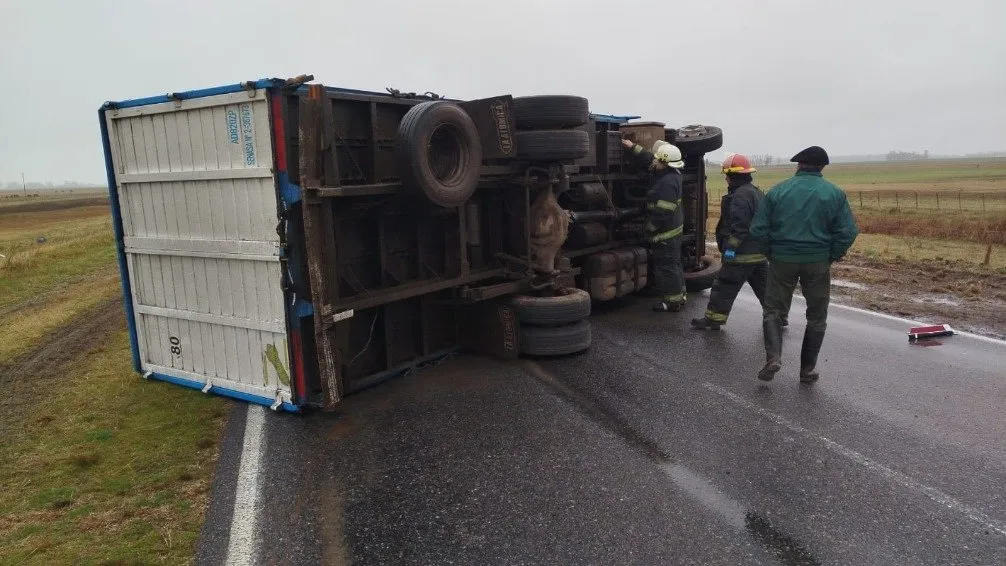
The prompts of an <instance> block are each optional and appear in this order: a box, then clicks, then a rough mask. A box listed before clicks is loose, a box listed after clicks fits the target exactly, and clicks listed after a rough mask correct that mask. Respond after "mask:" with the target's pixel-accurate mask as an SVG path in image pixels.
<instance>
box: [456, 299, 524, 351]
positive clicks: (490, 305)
mask: <svg viewBox="0 0 1006 566" xmlns="http://www.w3.org/2000/svg"><path fill="white" fill-rule="evenodd" d="M458 334H459V339H458V343H459V345H460V346H461V348H462V349H463V350H469V351H475V352H479V353H482V354H488V355H491V356H497V357H500V358H516V357H517V356H518V355H519V354H520V350H519V344H518V323H517V310H516V309H514V308H513V307H512V306H510V305H509V304H507V303H506V302H504V301H501V300H493V301H483V302H480V303H475V304H473V305H464V306H462V307H460V308H459V311H458Z"/></svg>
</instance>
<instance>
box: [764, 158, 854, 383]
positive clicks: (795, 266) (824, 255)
mask: <svg viewBox="0 0 1006 566" xmlns="http://www.w3.org/2000/svg"><path fill="white" fill-rule="evenodd" d="M790 161H793V162H795V163H797V171H796V175H794V176H793V177H792V178H790V179H787V180H785V181H783V182H781V183H779V184H778V185H776V186H775V187H773V188H772V189H771V190H770V191H769V192H768V194H766V195H765V198H763V199H762V201H761V203H760V204H759V206H758V212H757V213H756V214H755V218H754V221H753V222H752V223H751V229H750V235H751V238H753V239H754V240H755V241H757V242H758V243H759V246H760V248H761V250H762V251H763V252H764V253H765V254H766V255H767V256H768V257H769V262H770V263H769V283H768V292H767V293H766V296H765V305H764V308H763V318H762V327H763V329H764V332H765V358H766V363H765V367H763V368H762V369H761V371H760V372H758V379H760V380H762V381H771V380H772V378H773V377H775V374H776V372H778V371H779V369H780V368H781V367H782V321H783V320H784V319H785V317H786V316H787V315H788V314H789V308H790V304H791V302H792V300H793V290H794V289H795V288H796V284H797V282H799V283H800V288H801V289H802V290H803V296H804V299H806V301H807V330H806V331H805V332H804V335H803V348H802V349H801V350H800V382H801V383H813V382H814V381H817V379H818V377H819V375H818V372H817V370H816V366H817V355H818V352H820V350H821V344H822V343H823V342H824V332H825V329H826V328H827V320H828V300H829V298H830V294H831V264H832V262H835V261H841V259H842V258H843V257H844V256H845V253H846V252H847V251H848V250H849V248H850V247H852V243H853V242H854V241H855V240H856V236H857V235H858V234H859V229H858V228H856V221H855V219H854V218H853V217H852V211H851V210H850V209H849V201H848V199H847V198H846V196H845V193H844V192H843V191H842V189H840V188H838V187H837V186H835V185H834V184H832V183H829V182H828V181H826V180H824V178H823V177H822V176H821V170H822V169H824V167H825V166H826V165H828V163H829V161H828V154H827V152H825V151H824V149H822V148H820V147H818V146H811V147H808V148H807V149H805V150H803V151H801V152H800V153H798V154H796V155H794V156H793V158H792V159H790Z"/></svg>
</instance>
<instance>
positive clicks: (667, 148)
mask: <svg viewBox="0 0 1006 566" xmlns="http://www.w3.org/2000/svg"><path fill="white" fill-rule="evenodd" d="M653 146H654V148H655V149H654V151H653V157H654V158H655V159H656V160H657V161H659V162H661V163H663V164H664V165H666V166H668V167H673V168H674V169H682V168H684V166H685V162H684V161H682V160H681V150H680V149H678V148H677V146H675V145H672V144H669V143H667V142H664V143H663V144H661V145H660V147H657V144H656V143H654V144H653Z"/></svg>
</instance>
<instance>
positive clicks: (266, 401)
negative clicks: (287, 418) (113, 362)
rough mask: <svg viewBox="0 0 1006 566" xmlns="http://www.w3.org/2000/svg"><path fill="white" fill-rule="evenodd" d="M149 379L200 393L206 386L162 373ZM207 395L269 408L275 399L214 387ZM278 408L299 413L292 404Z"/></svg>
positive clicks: (298, 409)
mask: <svg viewBox="0 0 1006 566" xmlns="http://www.w3.org/2000/svg"><path fill="white" fill-rule="evenodd" d="M149 377H150V378H151V379H156V380H158V381H166V382H168V383H173V384H175V385H181V386H182V387H188V388H191V389H198V390H200V391H202V389H203V388H204V387H206V384H204V383H199V382H198V381H192V380H191V379H185V378H182V377H175V376H173V375H165V374H163V373H151V374H150V376H149ZM207 393H216V394H217V395H222V396H224V397H231V398H233V399H240V400H241V401H247V402H249V403H256V404H258V405H265V406H266V407H271V406H272V405H273V404H274V403H275V402H276V401H275V399H270V398H268V397H262V396H261V395H252V394H251V393H243V392H241V391H235V390H233V389H227V388H226V387H217V386H216V385H212V386H210V389H209V391H207ZM280 408H282V409H283V410H284V411H287V412H290V413H299V412H300V407H298V406H297V405H294V404H293V403H282V404H280Z"/></svg>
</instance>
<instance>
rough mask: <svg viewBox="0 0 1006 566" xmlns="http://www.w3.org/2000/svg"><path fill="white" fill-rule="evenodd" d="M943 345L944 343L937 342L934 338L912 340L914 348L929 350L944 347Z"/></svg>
mask: <svg viewBox="0 0 1006 566" xmlns="http://www.w3.org/2000/svg"><path fill="white" fill-rule="evenodd" d="M942 345H943V342H940V341H939V340H935V339H933V338H929V339H925V338H923V339H921V340H912V346H922V347H923V348H929V347H930V346H942Z"/></svg>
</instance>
